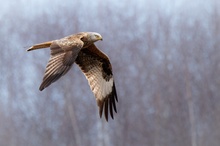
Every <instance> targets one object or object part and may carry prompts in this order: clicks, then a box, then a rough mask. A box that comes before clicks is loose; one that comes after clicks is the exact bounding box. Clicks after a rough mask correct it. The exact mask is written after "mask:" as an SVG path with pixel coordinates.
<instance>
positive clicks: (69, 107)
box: [66, 96, 82, 146]
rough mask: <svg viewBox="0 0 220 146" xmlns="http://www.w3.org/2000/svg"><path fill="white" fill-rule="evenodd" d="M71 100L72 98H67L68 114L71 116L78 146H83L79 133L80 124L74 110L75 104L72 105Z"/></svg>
mask: <svg viewBox="0 0 220 146" xmlns="http://www.w3.org/2000/svg"><path fill="white" fill-rule="evenodd" d="M69 98H70V96H66V100H67V102H66V106H67V112H68V114H69V117H70V121H71V125H72V129H73V133H74V136H75V139H76V145H78V146H81V145H82V140H81V137H80V132H79V128H78V124H77V120H76V115H75V112H74V109H73V104H72V102H71V100H70V99H69Z"/></svg>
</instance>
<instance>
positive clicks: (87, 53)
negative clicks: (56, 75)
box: [76, 44, 118, 121]
mask: <svg viewBox="0 0 220 146" xmlns="http://www.w3.org/2000/svg"><path fill="white" fill-rule="evenodd" d="M76 63H77V64H78V65H79V66H80V68H81V70H82V71H83V73H84V74H85V76H86V78H87V80H88V82H89V85H90V88H91V90H92V92H93V93H94V95H95V97H96V101H97V104H98V106H99V115H100V117H102V112H103V109H104V113H105V118H106V120H107V121H108V110H109V111H110V115H111V117H112V119H114V116H113V109H114V111H115V112H116V113H117V109H116V104H115V100H116V101H118V99H117V93H116V89H115V83H114V80H113V74H112V67H111V64H110V61H109V59H108V57H107V56H106V55H105V54H104V53H102V52H101V51H100V50H98V48H96V46H95V45H94V44H92V45H90V46H89V47H88V48H85V49H82V50H81V51H80V52H79V54H78V57H77V59H76Z"/></svg>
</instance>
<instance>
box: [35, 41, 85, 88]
mask: <svg viewBox="0 0 220 146" xmlns="http://www.w3.org/2000/svg"><path fill="white" fill-rule="evenodd" d="M82 47H83V42H82V41H81V40H80V39H78V38H73V37H66V38H63V39H61V40H56V41H53V43H52V44H51V46H50V49H51V57H50V59H49V62H48V64H47V67H46V71H45V74H44V78H43V82H42V83H41V85H40V88H39V90H40V91H42V90H43V89H44V88H46V87H48V86H49V85H50V84H51V83H53V82H55V81H57V80H58V79H59V78H60V77H61V76H63V75H65V74H66V73H67V72H68V71H69V69H70V68H71V66H72V65H73V63H74V61H75V59H76V57H77V55H78V53H79V51H80V49H81V48H82Z"/></svg>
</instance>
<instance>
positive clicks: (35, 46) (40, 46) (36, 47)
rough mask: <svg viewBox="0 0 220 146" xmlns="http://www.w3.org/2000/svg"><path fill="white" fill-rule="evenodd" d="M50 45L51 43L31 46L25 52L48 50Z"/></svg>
mask: <svg viewBox="0 0 220 146" xmlns="http://www.w3.org/2000/svg"><path fill="white" fill-rule="evenodd" d="M51 44H52V41H49V42H44V43H40V44H36V45H33V46H32V47H30V48H29V49H27V51H32V50H37V49H42V48H48V47H50V45H51Z"/></svg>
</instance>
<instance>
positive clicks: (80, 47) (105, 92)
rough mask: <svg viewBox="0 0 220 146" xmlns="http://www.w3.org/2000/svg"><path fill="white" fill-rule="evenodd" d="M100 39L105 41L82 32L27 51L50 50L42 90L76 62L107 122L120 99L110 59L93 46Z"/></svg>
mask: <svg viewBox="0 0 220 146" xmlns="http://www.w3.org/2000/svg"><path fill="white" fill-rule="evenodd" d="M99 40H102V36H101V35H100V34H99V33H96V32H80V33H77V34H73V35H70V36H67V37H64V38H61V39H59V40H53V41H48V42H44V43H40V44H36V45H33V46H32V47H30V48H29V49H28V50H27V51H32V50H36V49H42V48H48V47H50V50H51V53H50V55H51V56H50V59H49V61H48V64H47V67H46V71H45V74H44V77H43V82H42V83H41V85H40V88H39V90H40V91H42V90H43V89H44V88H46V87H48V86H49V85H50V84H51V83H53V82H55V81H57V80H58V79H59V78H60V77H61V76H63V75H65V74H66V73H67V72H68V71H69V70H70V68H71V66H72V65H73V64H74V62H75V63H76V64H77V65H78V66H79V67H80V69H81V70H82V72H83V73H84V75H85V77H86V78H87V80H88V83H89V85H90V88H91V90H92V92H93V93H94V95H95V98H96V102H97V105H98V106H99V115H100V118H101V117H102V113H103V110H104V114H105V119H106V121H108V111H110V115H111V117H112V119H114V116H113V110H114V111H115V112H116V113H117V109H116V101H118V98H117V93H116V88H115V83H114V79H113V74H112V67H111V64H110V61H109V58H108V57H107V56H106V55H105V54H104V53H103V52H102V51H100V50H99V49H98V48H97V47H96V46H95V44H94V43H95V42H96V41H99Z"/></svg>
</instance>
